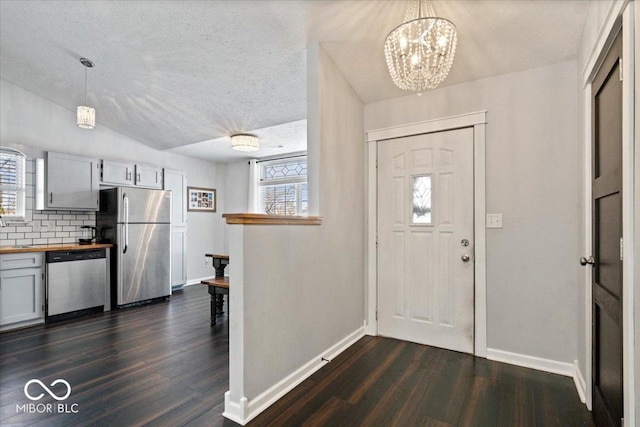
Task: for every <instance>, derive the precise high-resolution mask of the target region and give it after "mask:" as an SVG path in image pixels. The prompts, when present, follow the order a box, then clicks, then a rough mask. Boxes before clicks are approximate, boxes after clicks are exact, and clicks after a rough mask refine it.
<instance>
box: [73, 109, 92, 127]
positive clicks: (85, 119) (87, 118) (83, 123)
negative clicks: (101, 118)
mask: <svg viewBox="0 0 640 427" xmlns="http://www.w3.org/2000/svg"><path fill="white" fill-rule="evenodd" d="M77 115H78V127H79V128H82V129H94V128H95V127H96V110H95V108H91V107H87V106H85V105H78V108H77Z"/></svg>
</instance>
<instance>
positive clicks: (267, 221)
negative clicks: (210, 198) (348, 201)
mask: <svg viewBox="0 0 640 427" xmlns="http://www.w3.org/2000/svg"><path fill="white" fill-rule="evenodd" d="M222 217H223V218H226V219H227V224H246V225H320V224H322V217H321V216H289V215H266V214H254V213H229V214H222Z"/></svg>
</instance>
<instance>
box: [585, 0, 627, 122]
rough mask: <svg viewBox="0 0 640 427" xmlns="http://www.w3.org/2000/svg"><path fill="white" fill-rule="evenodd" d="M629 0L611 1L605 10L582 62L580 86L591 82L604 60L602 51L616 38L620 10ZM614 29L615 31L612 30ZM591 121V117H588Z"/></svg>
mask: <svg viewBox="0 0 640 427" xmlns="http://www.w3.org/2000/svg"><path fill="white" fill-rule="evenodd" d="M628 1H629V0H624V1H612V2H611V3H610V4H609V10H608V11H607V17H606V18H605V20H604V24H603V25H602V27H601V28H600V33H599V34H598V38H597V39H596V42H595V43H594V45H593V48H592V49H591V51H590V52H589V58H588V59H587V61H586V62H585V64H584V68H583V69H582V86H583V87H585V86H587V85H588V84H590V83H591V81H592V80H593V78H594V77H595V75H596V73H597V72H598V69H599V68H600V65H602V61H604V57H605V55H602V53H603V52H605V53H606V52H607V51H608V50H609V48H610V47H611V44H612V43H613V41H614V40H615V39H616V34H617V28H620V25H621V23H622V21H621V19H620V17H621V16H622V11H623V10H624V8H625V5H626V4H627V3H628ZM614 29H616V31H613V30H614ZM589 121H591V119H589Z"/></svg>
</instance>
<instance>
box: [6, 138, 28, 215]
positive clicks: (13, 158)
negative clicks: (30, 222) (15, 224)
mask: <svg viewBox="0 0 640 427" xmlns="http://www.w3.org/2000/svg"><path fill="white" fill-rule="evenodd" d="M25 163H26V156H25V155H24V154H22V153H21V152H19V151H17V150H14V149H11V148H2V149H0V216H2V218H4V219H24V216H25V197H26V180H25Z"/></svg>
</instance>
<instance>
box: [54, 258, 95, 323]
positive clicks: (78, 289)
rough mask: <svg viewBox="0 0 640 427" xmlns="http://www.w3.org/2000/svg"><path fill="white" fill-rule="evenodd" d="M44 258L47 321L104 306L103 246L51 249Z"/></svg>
mask: <svg viewBox="0 0 640 427" xmlns="http://www.w3.org/2000/svg"><path fill="white" fill-rule="evenodd" d="M46 259H47V286H46V289H47V295H46V299H47V304H46V318H47V320H55V319H57V318H66V317H73V316H74V315H81V314H84V313H86V312H87V311H88V310H89V309H102V308H103V307H104V303H105V294H106V286H107V255H106V249H86V250H78V251H52V252H47V257H46ZM100 311H101V310H100Z"/></svg>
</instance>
